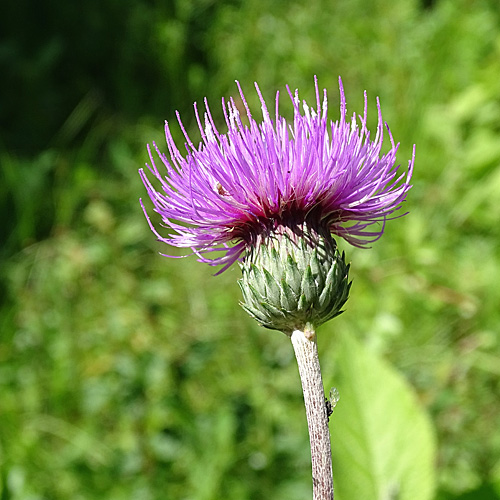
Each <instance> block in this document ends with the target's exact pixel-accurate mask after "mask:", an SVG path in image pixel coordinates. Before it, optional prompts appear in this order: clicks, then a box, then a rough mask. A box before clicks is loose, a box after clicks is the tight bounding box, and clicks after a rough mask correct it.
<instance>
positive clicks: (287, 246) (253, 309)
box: [238, 224, 351, 334]
mask: <svg viewBox="0 0 500 500" xmlns="http://www.w3.org/2000/svg"><path fill="white" fill-rule="evenodd" d="M241 270H242V278H241V279H240V280H239V281H238V284H239V285H240V288H241V291H242V293H243V302H241V306H242V307H243V309H245V311H247V313H248V314H250V316H252V318H254V319H255V320H256V321H258V322H259V323H260V324H261V325H262V326H264V327H266V328H270V329H274V330H280V331H282V332H284V333H286V334H291V333H292V332H293V331H294V330H303V329H304V328H306V326H307V327H308V328H310V327H312V328H314V329H315V328H316V327H317V326H319V325H321V324H322V323H325V322H326V321H328V320H330V319H332V318H334V317H335V316H338V315H339V314H340V313H341V312H342V310H341V308H342V306H343V305H344V304H345V302H346V301H347V298H348V296H349V290H350V288H351V283H350V282H349V280H348V274H349V265H347V264H346V263H345V255H344V253H342V254H340V252H339V250H338V248H337V244H336V242H335V240H334V239H333V238H332V236H331V234H330V233H329V232H328V231H321V230H315V229H312V228H311V227H308V226H307V225H306V224H302V225H299V226H294V227H288V226H278V228H276V229H275V230H273V231H271V232H269V233H267V234H265V235H261V236H259V237H258V239H257V242H256V244H255V245H253V246H252V247H251V250H250V251H249V253H248V254H247V256H246V258H245V259H244V260H243V262H242V263H241Z"/></svg>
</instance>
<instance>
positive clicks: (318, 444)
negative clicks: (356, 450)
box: [291, 327, 333, 500]
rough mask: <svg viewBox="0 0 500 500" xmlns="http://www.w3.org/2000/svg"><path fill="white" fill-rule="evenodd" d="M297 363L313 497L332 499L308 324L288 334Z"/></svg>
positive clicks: (320, 391)
mask: <svg viewBox="0 0 500 500" xmlns="http://www.w3.org/2000/svg"><path fill="white" fill-rule="evenodd" d="M291 340H292V344H293V349H294V351H295V357H296V358H297V363H298V365H299V374H300V380H301V382H302V391H303V392H304V403H305V406H306V416H307V425H308V427H309V441H310V443H311V462H312V480H313V500H333V475H332V451H331V446H330V431H329V429H328V415H327V409H326V404H325V392H324V390H323V380H322V378H321V369H320V366H319V357H318V344H317V343H316V333H315V332H314V330H313V329H312V328H311V329H309V328H307V327H306V328H304V331H303V332H302V331H300V330H295V331H294V332H293V333H292V335H291Z"/></svg>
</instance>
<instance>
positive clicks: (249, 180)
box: [139, 79, 415, 272]
mask: <svg viewBox="0 0 500 500" xmlns="http://www.w3.org/2000/svg"><path fill="white" fill-rule="evenodd" d="M237 85H238V89H239V92H240V96H241V100H242V103H243V105H244V107H245V110H246V114H247V117H248V122H249V124H248V125H244V124H243V123H242V121H241V118H240V113H239V111H238V107H237V104H236V102H235V101H234V100H233V99H232V98H231V99H230V100H229V103H225V102H224V99H223V100H222V107H223V110H224V117H225V121H226V125H227V132H226V133H225V134H221V133H220V132H219V131H218V130H217V127H216V126H215V123H214V120H213V118H212V115H211V113H210V110H209V108H208V104H207V101H206V99H205V107H206V112H205V114H204V124H203V123H202V121H201V119H200V116H199V113H198V110H197V107H196V104H195V105H194V109H195V116H196V120H197V122H198V126H199V129H200V131H201V136H202V143H200V145H199V146H198V147H196V146H195V145H194V144H193V142H192V141H191V139H190V138H189V136H188V134H187V133H186V131H185V129H184V127H183V125H182V122H181V120H180V116H179V114H178V113H177V119H178V121H179V124H180V127H181V129H182V131H183V133H184V135H185V137H186V141H187V143H186V149H187V154H186V155H185V156H183V155H182V154H181V152H180V151H179V149H178V148H177V146H176V145H175V143H174V140H173V137H172V134H171V132H170V128H169V126H168V123H166V124H165V133H166V139H167V146H168V151H169V158H168V157H167V155H165V154H163V153H161V152H160V151H159V149H158V147H157V146H156V144H153V146H154V149H155V150H156V152H157V154H158V156H159V157H160V158H161V160H162V162H163V164H164V166H165V168H166V176H164V172H160V170H159V169H158V167H157V165H156V163H155V159H154V158H153V154H152V152H151V149H150V148H149V146H148V151H149V156H150V159H151V163H150V165H148V169H149V171H150V172H151V173H152V174H153V176H154V177H156V179H157V180H158V181H160V184H161V190H156V189H155V188H154V187H153V185H152V184H151V182H150V180H149V179H148V177H147V175H146V173H145V172H144V170H143V169H141V170H140V171H139V172H140V175H141V178H142V180H143V182H144V185H145V186H146V189H147V191H148V194H149V197H150V198H151V200H152V202H153V204H154V209H155V211H156V212H157V213H159V214H160V216H161V218H162V220H163V223H164V224H165V225H166V227H168V228H170V229H171V230H172V232H171V233H170V234H168V235H167V236H161V235H160V234H159V233H158V231H157V230H156V229H155V227H154V226H153V224H152V222H151V220H150V219H149V217H148V215H147V213H146V210H145V208H144V205H143V204H142V200H141V205H142V207H143V210H144V213H145V215H146V218H147V220H148V222H149V225H150V227H151V229H152V231H153V232H154V233H155V235H156V236H157V237H158V239H159V240H160V241H163V242H165V243H168V244H169V245H173V246H176V247H188V248H191V249H192V250H193V252H194V253H195V254H196V255H197V256H198V257H199V260H200V261H201V262H206V263H209V264H211V265H223V268H222V269H221V270H220V271H219V272H222V271H224V270H225V269H227V268H228V267H229V266H231V264H233V263H234V262H235V261H237V260H238V259H239V260H240V261H241V260H242V259H243V258H244V257H245V255H246V254H247V251H248V250H250V249H251V248H253V247H254V246H255V245H256V243H257V242H259V241H260V240H261V238H262V237H265V236H267V235H269V234H272V233H273V232H280V228H282V227H294V226H300V225H301V224H306V225H311V226H314V227H319V228H322V230H323V231H326V232H328V233H331V234H332V235H337V236H340V237H343V238H344V239H345V240H347V241H348V242H349V243H351V244H352V245H354V246H357V247H365V246H367V245H369V244H370V243H372V242H373V241H376V240H377V239H378V238H380V237H381V236H382V234H383V232H384V226H385V222H386V220H388V219H391V218H396V217H400V216H402V215H405V214H401V215H393V214H394V213H395V212H396V211H397V210H398V209H399V208H400V205H401V203H402V202H403V201H404V200H405V198H406V195H407V192H408V190H409V189H410V187H411V186H410V184H409V182H410V180H411V175H412V171H413V164H414V158H415V148H414V149H413V155H412V158H411V160H410V161H409V162H408V171H407V172H401V171H400V165H397V166H396V164H395V162H396V152H397V150H398V146H399V143H398V144H395V143H394V140H393V138H392V135H391V132H390V130H389V127H388V126H387V124H386V128H387V133H388V136H389V141H390V144H391V148H390V150H389V151H388V152H387V153H386V154H381V149H382V143H383V136H384V124H383V121H382V114H381V111H380V103H379V101H378V99H377V107H378V126H377V132H376V134H375V138H374V139H373V140H371V137H370V132H369V131H368V130H367V128H366V120H367V97H366V92H365V106H364V114H363V116H358V118H356V115H355V114H354V115H353V116H352V118H351V120H350V121H347V120H346V103H345V96H344V89H343V86H342V81H341V79H339V87H340V119H339V120H338V121H336V122H332V121H330V122H329V121H328V119H327V110H328V104H327V95H326V90H324V93H323V102H321V99H320V93H319V89H318V84H317V80H316V79H315V88H316V109H315V110H314V109H311V108H309V107H308V106H307V104H306V103H305V102H303V104H302V111H301V109H300V101H299V97H298V93H297V92H296V93H295V95H293V94H292V93H291V92H290V89H289V88H288V86H287V91H288V94H289V96H290V99H291V101H292V104H293V109H294V118H293V122H290V123H288V122H287V121H286V120H285V118H283V117H281V116H280V115H279V110H278V104H279V92H278V93H277V95H276V111H275V116H274V118H271V116H270V114H269V112H268V109H267V107H266V103H265V101H264V99H263V97H262V94H261V92H260V90H259V87H258V85H257V84H255V87H256V89H257V93H258V96H259V98H260V101H261V104H262V116H263V119H262V122H261V123H257V122H256V121H255V119H254V118H253V117H252V115H251V112H250V109H249V107H248V105H247V103H246V100H245V97H244V95H243V92H242V90H241V87H240V85H239V83H238V82H237ZM221 250H222V251H223V252H224V254H223V255H222V256H220V257H217V258H208V257H206V256H205V254H207V253H210V252H214V251H221Z"/></svg>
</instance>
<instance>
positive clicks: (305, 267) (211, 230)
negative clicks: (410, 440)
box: [140, 79, 415, 500]
mask: <svg viewBox="0 0 500 500" xmlns="http://www.w3.org/2000/svg"><path fill="white" fill-rule="evenodd" d="M339 86H340V119H339V120H338V121H336V122H329V121H328V119H327V111H328V104H327V97H326V90H325V91H324V92H323V99H322V101H321V97H320V92H319V89H318V84H317V81H316V80H315V88H316V107H315V109H311V108H309V107H308V105H307V104H306V103H305V102H303V103H302V107H301V106H300V101H299V97H298V93H297V92H295V94H292V92H290V89H289V88H288V87H287V91H288V95H289V96H290V99H291V101H292V106H293V121H292V122H290V123H288V122H287V121H286V120H285V118H283V117H281V116H280V114H279V106H278V104H279V93H278V94H277V95H276V111H275V115H274V118H271V116H270V114H269V111H268V109H267V107H266V103H265V102H264V99H263V97H262V94H261V92H260V90H259V87H258V86H257V84H256V85H255V88H256V89H257V94H258V96H259V98H260V102H261V106H262V122H261V123H257V121H255V120H254V118H253V117H252V114H251V112H250V109H249V107H248V105H247V102H246V100H245V97H244V95H243V92H242V90H241V87H240V85H239V84H238V89H239V91H240V96H241V102H242V104H243V106H244V108H245V110H246V115H247V119H248V124H247V125H244V124H243V122H242V120H241V118H240V113H239V110H238V106H237V104H236V102H235V101H234V100H233V99H230V100H229V103H227V104H226V103H225V102H224V100H223V101H222V108H223V110H224V117H225V121H226V126H227V132H226V133H220V132H219V131H218V130H217V127H216V126H215V122H214V120H213V118H212V115H211V114H210V110H209V108H208V104H207V102H206V101H205V107H206V112H205V113H204V121H203V123H202V120H201V118H200V115H199V113H198V110H197V107H196V104H195V106H194V109H195V116H196V120H197V122H198V126H199V129H200V132H201V136H202V143H201V144H200V145H199V146H198V147H196V146H195V145H194V144H193V142H192V141H191V139H190V138H189V136H188V135H187V133H186V131H185V129H184V127H183V125H182V122H181V120H180V117H179V115H177V118H178V120H179V124H180V127H181V129H182V131H183V132H184V135H185V137H186V141H187V143H186V149H187V154H186V155H182V154H181V153H180V151H179V150H178V148H177V146H176V145H175V143H174V140H173V137H172V134H171V132H170V129H169V126H168V124H166V125H165V132H166V137H167V145H168V151H169V158H168V157H167V156H166V155H164V154H162V153H161V152H160V151H159V149H158V148H157V147H156V145H154V148H155V149H156V152H157V154H158V156H159V157H160V159H161V160H162V162H163V163H164V166H165V168H166V176H164V173H162V172H160V170H159V169H158V167H157V166H156V163H155V159H154V157H153V154H152V152H151V150H150V149H149V155H150V159H151V163H150V165H149V166H148V168H149V172H150V173H152V174H153V176H154V177H155V178H156V179H157V180H158V181H159V183H160V186H161V190H156V189H155V188H154V187H153V185H152V184H151V182H150V180H149V179H148V177H147V175H146V173H145V172H144V170H140V175H141V178H142V180H143V182H144V184H145V186H146V189H147V191H148V194H149V197H150V198H151V200H152V202H153V205H154V209H155V211H156V212H158V214H160V216H161V218H162V220H163V223H164V225H165V226H166V227H168V228H170V230H171V232H170V233H169V234H167V235H166V236H162V235H160V234H159V232H158V231H157V230H156V229H155V227H154V226H153V224H152V222H151V220H150V219H149V217H148V215H147V213H146V210H145V209H144V205H142V201H141V205H142V207H143V210H144V213H145V215H146V218H147V220H148V222H149V225H150V227H151V229H152V231H153V232H154V233H155V234H156V236H157V237H158V239H159V240H160V241H163V242H165V243H168V244H169V245H172V246H176V247H187V248H191V249H192V250H193V252H194V253H195V254H196V255H197V256H198V258H199V260H200V261H202V262H207V263H209V264H211V265H222V269H221V270H220V271H219V272H222V271H224V270H225V269H227V268H228V267H230V266H231V265H232V264H233V263H234V262H236V261H239V263H240V267H241V270H242V278H241V279H240V281H239V284H240V287H241V290H242V293H243V303H242V304H241V305H242V306H243V308H244V309H245V310H246V311H247V312H248V313H249V314H250V315H251V316H252V317H254V318H255V319H256V320H257V321H258V322H259V323H260V324H261V325H263V326H265V327H267V328H273V329H276V330H280V331H282V332H284V333H286V334H287V335H288V336H289V337H290V339H291V342H292V345H293V348H294V351H295V356H296V358H297V363H298V367H299V374H300V378H301V382H302V389H303V393H304V403H305V407H306V416H307V422H308V426H309V438H310V444H311V463H312V477H313V499H314V500H333V478H332V461H331V447H330V435H329V429H328V416H329V409H328V408H327V405H326V404H325V395H324V391H323V381H322V377H321V370H320V365H319V358H318V349H317V342H316V335H315V328H316V327H317V326H318V325H320V324H321V323H324V322H325V321H328V320H329V319H331V318H333V317H334V316H337V315H338V314H340V313H341V312H342V311H341V308H342V307H343V305H344V303H345V302H346V300H347V298H348V296H349V289H350V283H349V280H348V272H349V266H348V265H347V264H346V262H345V256H344V254H340V252H339V250H338V248H337V244H336V241H335V239H334V237H336V236H338V237H342V238H344V239H345V240H347V241H348V242H349V243H351V244H353V245H355V246H358V247H364V246H367V245H369V244H370V243H371V242H373V241H375V240H377V239H378V238H380V236H382V234H383V232H384V227H385V222H386V221H387V220H388V219H391V218H395V217H397V216H398V215H397V214H396V211H397V210H399V208H400V206H401V203H402V202H403V201H404V200H405V198H406V195H407V193H408V190H409V189H410V187H411V186H410V184H409V182H410V179H411V175H412V172H413V163H414V157H415V150H414V151H413V156H412V158H411V160H410V161H409V163H408V170H407V172H400V170H399V165H397V166H396V151H397V149H398V146H399V144H397V145H396V144H395V143H394V140H393V138H392V135H391V132H390V130H389V127H387V126H386V128H387V134H388V136H389V141H390V146H391V147H390V149H389V151H388V152H387V153H385V154H382V143H383V138H384V125H383V122H382V114H381V111H380V104H379V102H378V100H377V107H378V126H377V132H376V134H375V138H374V139H373V140H372V139H371V136H370V132H369V131H368V130H367V126H366V120H367V116H366V115H367V98H366V93H365V109H364V114H363V116H358V117H356V115H353V116H352V118H351V120H350V121H347V119H346V104H345V97H344V90H343V87H342V81H341V80H340V79H339ZM403 215H404V214H403ZM215 251H222V256H218V257H213V258H210V253H211V252H215ZM330 410H331V405H330Z"/></svg>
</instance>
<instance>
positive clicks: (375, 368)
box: [330, 336, 435, 500]
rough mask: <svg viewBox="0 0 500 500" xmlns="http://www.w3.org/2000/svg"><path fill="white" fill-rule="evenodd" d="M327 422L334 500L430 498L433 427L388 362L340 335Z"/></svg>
mask: <svg viewBox="0 0 500 500" xmlns="http://www.w3.org/2000/svg"><path fill="white" fill-rule="evenodd" d="M339 349H340V350H339V356H338V363H339V372H338V381H336V387H337V388H338V390H339V393H340V401H339V404H338V405H337V407H336V408H335V411H334V413H333V415H332V416H331V418H330V428H331V431H332V448H333V477H334V482H335V488H336V489H335V499H336V500H430V499H432V498H433V493H434V488H435V472H434V456H435V441H434V434H433V429H432V426H431V423H430V421H429V419H428V417H427V415H426V413H425V412H424V410H423V408H422V407H421V406H420V405H419V403H418V402H417V400H416V398H415V395H414V393H413V391H412V389H411V387H410V386H409V385H408V384H407V383H406V382H405V380H404V379H403V378H402V377H401V376H400V375H399V373H398V372H397V371H395V370H394V369H393V368H392V367H390V366H389V365H388V364H387V363H386V362H384V361H383V360H381V359H379V358H378V357H376V356H375V355H374V354H373V353H370V352H369V351H367V350H366V349H365V348H364V347H363V346H362V345H360V344H359V343H358V342H357V341H355V340H353V339H352V338H350V337H348V336H343V338H342V341H341V343H340V346H339Z"/></svg>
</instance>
